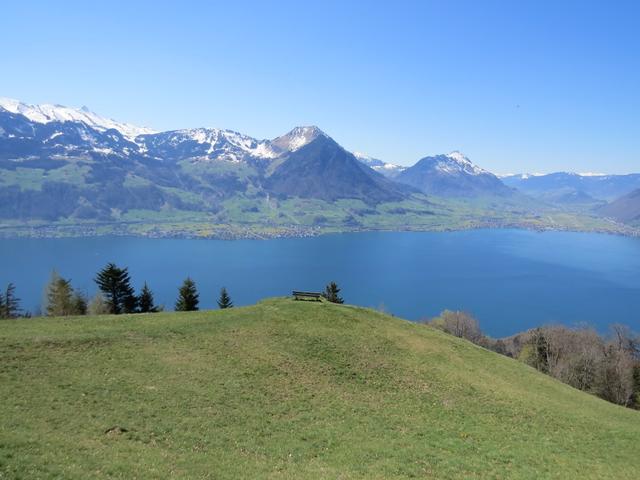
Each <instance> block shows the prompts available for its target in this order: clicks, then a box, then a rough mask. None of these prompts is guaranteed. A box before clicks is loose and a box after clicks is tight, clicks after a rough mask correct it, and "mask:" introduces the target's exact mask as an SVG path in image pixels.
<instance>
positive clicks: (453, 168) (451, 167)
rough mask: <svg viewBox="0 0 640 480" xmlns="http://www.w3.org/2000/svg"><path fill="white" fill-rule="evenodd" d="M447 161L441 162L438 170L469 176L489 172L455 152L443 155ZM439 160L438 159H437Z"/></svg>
mask: <svg viewBox="0 0 640 480" xmlns="http://www.w3.org/2000/svg"><path fill="white" fill-rule="evenodd" d="M443 156H444V157H445V158H446V159H447V160H445V161H439V162H438V165H437V168H438V170H440V171H442V172H446V173H459V172H464V173H467V174H469V175H483V174H486V173H489V172H487V171H486V170H484V169H483V168H480V167H479V166H477V165H476V164H475V163H473V162H472V161H471V160H469V159H468V158H467V157H466V156H465V155H464V154H463V153H461V152H459V151H457V150H455V151H453V152H451V153H448V154H447V155H443ZM436 158H437V157H436Z"/></svg>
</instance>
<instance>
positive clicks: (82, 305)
mask: <svg viewBox="0 0 640 480" xmlns="http://www.w3.org/2000/svg"><path fill="white" fill-rule="evenodd" d="M72 301H73V314H74V315H86V314H87V310H88V309H89V305H88V303H89V302H88V301H87V297H86V295H85V294H84V293H82V292H75V293H74V294H73V299H72Z"/></svg>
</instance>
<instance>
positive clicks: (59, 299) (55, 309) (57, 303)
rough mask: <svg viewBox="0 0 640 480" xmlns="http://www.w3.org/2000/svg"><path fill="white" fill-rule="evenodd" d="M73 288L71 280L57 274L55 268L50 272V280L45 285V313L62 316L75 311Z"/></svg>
mask: <svg viewBox="0 0 640 480" xmlns="http://www.w3.org/2000/svg"><path fill="white" fill-rule="evenodd" d="M73 300H74V299H73V288H72V287H71V282H70V281H69V280H66V279H64V278H62V277H61V276H60V275H58V272H56V271H55V270H54V271H53V272H51V280H49V283H48V284H47V287H46V301H47V305H46V308H45V313H46V314H47V316H49V317H63V316H66V315H73V314H74V313H75V311H74V310H75V308H74V303H73Z"/></svg>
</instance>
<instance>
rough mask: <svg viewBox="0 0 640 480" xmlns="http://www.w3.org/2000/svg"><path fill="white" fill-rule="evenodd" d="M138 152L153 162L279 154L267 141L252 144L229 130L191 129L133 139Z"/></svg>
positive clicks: (236, 159)
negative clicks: (153, 159) (147, 156)
mask: <svg viewBox="0 0 640 480" xmlns="http://www.w3.org/2000/svg"><path fill="white" fill-rule="evenodd" d="M135 141H136V143H137V144H138V145H140V147H141V150H142V151H143V152H145V153H146V154H148V155H150V156H152V157H155V158H166V157H168V156H169V157H172V158H175V157H178V158H179V159H181V160H182V159H191V160H207V161H227V162H233V163H240V162H243V161H255V160H272V159H274V158H276V157H279V156H280V155H281V154H282V151H281V150H280V149H278V148H275V147H274V146H273V145H272V144H271V142H269V141H268V140H256V139H255V138H252V137H249V136H247V135H243V134H241V133H238V132H234V131H231V130H220V129H217V128H194V129H188V130H174V131H169V132H161V133H156V134H153V135H143V136H139V137H137V138H136V140H135Z"/></svg>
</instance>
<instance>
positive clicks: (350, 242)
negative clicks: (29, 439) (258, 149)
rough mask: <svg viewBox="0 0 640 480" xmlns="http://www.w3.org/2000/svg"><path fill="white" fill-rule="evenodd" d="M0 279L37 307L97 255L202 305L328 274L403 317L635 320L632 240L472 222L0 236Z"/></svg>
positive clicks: (490, 327) (356, 296) (638, 284)
mask: <svg viewBox="0 0 640 480" xmlns="http://www.w3.org/2000/svg"><path fill="white" fill-rule="evenodd" d="M0 247H1V250H0V265H1V269H0V285H1V286H2V287H4V285H5V284H6V283H8V282H9V281H11V282H13V283H15V284H16V286H17V293H18V296H19V297H20V298H21V299H22V304H23V306H24V307H25V308H27V309H30V310H32V311H37V309H38V307H39V305H40V304H41V302H42V297H43V293H42V292H43V287H44V285H45V284H46V282H47V280H48V278H49V275H50V272H51V270H52V269H54V268H55V269H56V270H58V272H59V273H60V274H61V275H63V276H64V277H70V278H71V279H72V282H73V284H74V285H75V286H76V287H79V288H80V289H83V290H84V291H85V292H86V293H88V294H89V295H90V296H92V295H93V294H94V293H95V291H96V287H95V284H94V283H93V280H92V279H93V277H94V276H95V273H96V272H97V271H98V270H99V269H100V268H101V267H102V266H104V264H105V263H106V262H108V261H113V262H116V263H117V264H118V265H120V266H127V267H129V270H130V273H131V276H132V278H133V281H134V284H135V286H136V287H140V286H141V285H142V283H143V282H144V281H145V280H146V281H147V282H148V283H149V285H150V287H151V288H152V290H153V291H154V294H155V296H156V300H157V302H158V303H160V304H164V305H165V306H166V307H167V308H168V309H172V308H173V304H174V302H175V297H176V292H177V289H178V286H179V285H180V283H181V282H182V280H183V279H184V278H185V277H186V276H191V277H192V278H193V279H194V280H195V281H196V283H197V285H198V288H199V291H200V297H201V307H202V308H213V306H214V305H215V299H216V298H217V295H218V292H219V290H220V287H221V286H223V285H224V286H226V287H227V289H228V290H229V293H230V294H231V297H232V299H233V300H234V302H235V303H236V305H247V304H251V303H254V302H256V301H258V300H259V299H261V298H264V297H270V296H282V295H287V294H289V293H290V291H291V290H292V289H300V290H320V289H322V288H323V286H324V285H325V284H326V283H327V282H328V281H330V280H335V281H336V282H338V284H339V285H340V286H341V287H342V289H343V291H342V293H343V295H344V298H345V300H346V301H347V302H348V303H353V304H358V305H363V306H370V307H375V308H384V309H385V310H386V311H388V312H390V313H393V314H395V315H397V316H401V317H404V318H407V319H411V320H419V319H422V318H426V317H431V316H434V315H436V314H438V313H439V312H440V311H441V310H443V309H445V308H449V309H460V310H466V311H469V312H471V313H472V314H473V315H474V316H476V318H478V320H479V321H480V324H481V327H482V329H483V330H484V331H485V332H486V333H488V334H490V335H492V336H504V335H509V334H512V333H515V332H518V331H521V330H524V329H527V328H530V327H534V326H537V325H541V324H548V323H564V324H568V325H574V324H577V323H586V324H590V325H592V326H595V327H596V328H597V329H598V330H600V331H602V332H605V331H606V330H607V328H608V326H609V325H610V324H612V323H616V322H619V323H625V324H627V325H629V326H631V327H632V328H633V329H635V330H640V239H634V238H626V237H619V236H609V235H600V234H583V233H565V232H545V233H538V232H530V231H522V230H475V231H462V232H451V233H425V232H416V233H414V232H375V233H356V234H336V235H326V236H321V237H316V238H304V239H298V238H288V239H275V240H235V241H218V240H187V239H162V240H160V239H146V238H125V237H96V238H73V239H15V240H14V239H3V240H0Z"/></svg>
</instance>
